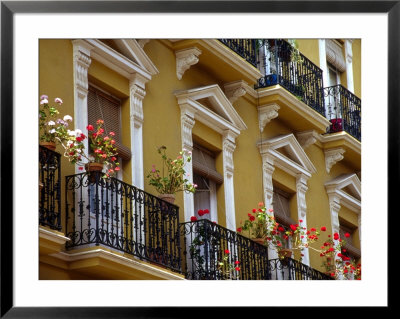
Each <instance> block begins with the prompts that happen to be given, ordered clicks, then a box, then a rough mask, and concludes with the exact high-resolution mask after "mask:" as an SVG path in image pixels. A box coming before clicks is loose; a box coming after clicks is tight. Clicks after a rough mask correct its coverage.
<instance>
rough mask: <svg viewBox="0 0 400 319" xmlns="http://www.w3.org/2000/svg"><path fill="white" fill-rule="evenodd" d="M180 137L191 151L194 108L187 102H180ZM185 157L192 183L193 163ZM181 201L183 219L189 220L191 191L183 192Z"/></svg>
mask: <svg viewBox="0 0 400 319" xmlns="http://www.w3.org/2000/svg"><path fill="white" fill-rule="evenodd" d="M180 107H181V139H182V149H184V150H186V151H189V152H192V151H193V139H192V129H193V126H194V124H195V120H194V115H195V112H196V111H195V110H194V109H193V108H192V107H191V106H190V105H188V104H181V105H180ZM186 156H187V155H184V157H185V162H186V163H185V167H184V169H185V172H186V173H187V174H189V176H187V179H188V181H189V182H190V183H193V164H192V161H190V162H187V161H186ZM183 203H184V212H185V221H189V220H190V217H191V216H194V197H193V194H192V193H186V192H184V193H183Z"/></svg>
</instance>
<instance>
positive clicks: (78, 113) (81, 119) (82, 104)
mask: <svg viewBox="0 0 400 319" xmlns="http://www.w3.org/2000/svg"><path fill="white" fill-rule="evenodd" d="M72 45H73V62H74V63H73V72H74V105H75V107H74V123H75V129H77V128H79V129H81V130H82V131H83V132H85V130H86V127H87V126H88V105H87V96H88V92H89V91H88V89H89V80H88V70H89V66H90V63H91V62H92V60H91V58H90V51H91V49H92V47H91V45H89V44H88V43H86V42H85V41H83V40H73V41H72ZM83 143H84V145H85V149H88V148H89V144H88V140H87V139H85V140H84V141H83ZM75 171H76V173H78V172H79V171H78V166H75Z"/></svg>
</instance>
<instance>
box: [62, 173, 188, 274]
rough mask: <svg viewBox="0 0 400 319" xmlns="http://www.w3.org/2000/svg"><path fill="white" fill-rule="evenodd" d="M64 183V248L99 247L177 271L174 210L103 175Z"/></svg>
mask: <svg viewBox="0 0 400 319" xmlns="http://www.w3.org/2000/svg"><path fill="white" fill-rule="evenodd" d="M65 182H66V190H65V210H66V236H67V237H69V238H70V241H69V242H68V243H67V245H66V247H67V249H71V248H78V247H91V246H99V245H101V246H106V247H109V248H111V250H116V251H118V252H122V253H125V254H128V255H131V256H134V257H137V258H139V259H140V260H144V261H147V262H150V263H153V264H155V265H158V266H162V267H166V268H168V269H170V270H172V271H175V272H180V271H181V245H180V233H179V208H178V207H177V206H175V205H173V204H170V203H168V202H165V201H163V200H161V199H159V198H158V197H156V196H153V195H151V194H148V193H146V192H144V191H142V190H140V189H138V188H136V187H134V186H132V185H129V184H127V183H124V182H122V181H120V180H118V179H116V178H109V179H103V178H102V173H101V172H90V173H89V174H88V173H82V174H75V175H70V176H66V177H65Z"/></svg>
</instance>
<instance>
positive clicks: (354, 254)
mask: <svg viewBox="0 0 400 319" xmlns="http://www.w3.org/2000/svg"><path fill="white" fill-rule="evenodd" d="M343 223H344V222H343V221H341V222H340V228H339V235H340V238H342V239H343V240H345V242H346V244H345V245H344V246H343V250H342V253H343V254H344V255H345V256H347V257H350V258H351V259H354V260H355V261H357V260H358V259H360V258H361V251H360V249H358V248H356V247H355V246H354V240H355V238H354V233H355V231H356V228H354V227H351V226H348V225H346V226H345V225H343ZM346 233H348V234H349V235H350V237H345V234H346Z"/></svg>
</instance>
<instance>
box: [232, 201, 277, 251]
mask: <svg viewBox="0 0 400 319" xmlns="http://www.w3.org/2000/svg"><path fill="white" fill-rule="evenodd" d="M263 206H264V204H263V203H259V204H258V208H253V210H252V213H248V214H247V217H248V218H247V220H246V221H245V222H244V223H243V224H242V226H241V227H239V228H238V229H237V231H238V232H242V231H248V234H249V237H250V238H251V239H252V240H253V241H255V242H256V243H258V244H261V245H264V243H265V241H266V237H267V235H268V222H269V215H268V214H267V210H266V208H265V207H263Z"/></svg>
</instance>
